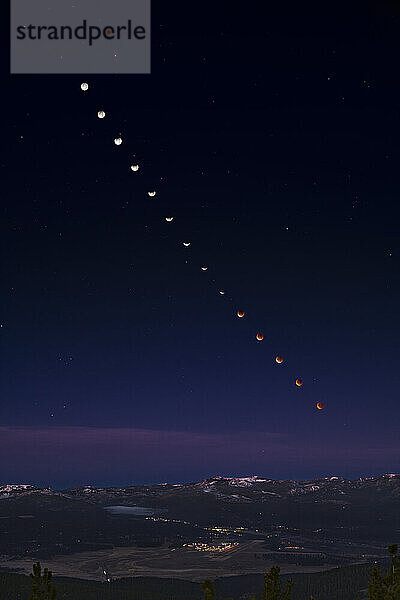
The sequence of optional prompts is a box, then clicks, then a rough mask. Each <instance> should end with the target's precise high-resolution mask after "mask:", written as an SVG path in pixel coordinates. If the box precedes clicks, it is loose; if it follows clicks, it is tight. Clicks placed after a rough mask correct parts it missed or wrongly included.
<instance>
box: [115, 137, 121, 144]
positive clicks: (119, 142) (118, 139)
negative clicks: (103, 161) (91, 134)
mask: <svg viewBox="0 0 400 600" xmlns="http://www.w3.org/2000/svg"><path fill="white" fill-rule="evenodd" d="M114 144H115V145H116V146H120V145H121V144H122V138H120V137H119V138H115V140H114Z"/></svg>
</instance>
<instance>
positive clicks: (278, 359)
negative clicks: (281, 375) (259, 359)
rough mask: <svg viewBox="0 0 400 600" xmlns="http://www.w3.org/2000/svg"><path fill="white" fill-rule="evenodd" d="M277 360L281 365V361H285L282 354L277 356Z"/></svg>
mask: <svg viewBox="0 0 400 600" xmlns="http://www.w3.org/2000/svg"><path fill="white" fill-rule="evenodd" d="M275 360H276V362H277V363H278V365H280V364H281V363H283V358H282V356H277V357H276V358H275Z"/></svg>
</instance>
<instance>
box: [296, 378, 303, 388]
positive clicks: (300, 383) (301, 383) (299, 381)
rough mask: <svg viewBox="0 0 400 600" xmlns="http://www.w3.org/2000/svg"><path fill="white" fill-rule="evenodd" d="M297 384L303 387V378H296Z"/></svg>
mask: <svg viewBox="0 0 400 600" xmlns="http://www.w3.org/2000/svg"><path fill="white" fill-rule="evenodd" d="M296 385H297V386H298V387H301V386H302V385H303V380H302V379H296Z"/></svg>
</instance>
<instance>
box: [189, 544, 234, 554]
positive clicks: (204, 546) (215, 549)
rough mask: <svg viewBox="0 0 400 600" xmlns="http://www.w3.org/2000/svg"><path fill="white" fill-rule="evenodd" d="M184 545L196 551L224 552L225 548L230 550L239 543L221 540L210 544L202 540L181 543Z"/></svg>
mask: <svg viewBox="0 0 400 600" xmlns="http://www.w3.org/2000/svg"><path fill="white" fill-rule="evenodd" d="M183 545H184V547H186V548H190V549H191V550H197V551H198V552H224V551H225V550H231V549H232V548H234V547H235V546H238V545H239V542H234V543H229V542H226V543H225V542H222V543H221V544H218V545H217V546H214V545H212V546H210V545H209V544H205V543H204V542H195V543H193V544H183Z"/></svg>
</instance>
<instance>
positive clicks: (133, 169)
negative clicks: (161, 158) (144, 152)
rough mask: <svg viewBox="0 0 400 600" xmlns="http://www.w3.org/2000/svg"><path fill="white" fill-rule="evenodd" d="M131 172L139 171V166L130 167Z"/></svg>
mask: <svg viewBox="0 0 400 600" xmlns="http://www.w3.org/2000/svg"><path fill="white" fill-rule="evenodd" d="M131 169H132V171H139V165H131Z"/></svg>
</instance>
